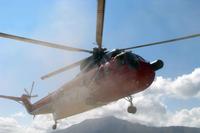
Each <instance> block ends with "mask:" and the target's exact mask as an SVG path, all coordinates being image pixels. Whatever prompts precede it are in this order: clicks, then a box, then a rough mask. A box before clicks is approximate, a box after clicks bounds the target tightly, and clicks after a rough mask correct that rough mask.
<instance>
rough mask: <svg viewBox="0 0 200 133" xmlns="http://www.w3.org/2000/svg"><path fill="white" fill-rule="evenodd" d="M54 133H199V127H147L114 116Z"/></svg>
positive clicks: (85, 122)
mask: <svg viewBox="0 0 200 133" xmlns="http://www.w3.org/2000/svg"><path fill="white" fill-rule="evenodd" d="M54 133H200V129H199V128H190V127H147V126H144V125H141V124H134V123H131V122H128V121H125V120H121V119H117V118H115V117H105V118H99V119H90V120H85V121H83V122H82V123H80V124H77V125H73V126H71V127H69V128H67V129H64V130H59V131H55V132H54Z"/></svg>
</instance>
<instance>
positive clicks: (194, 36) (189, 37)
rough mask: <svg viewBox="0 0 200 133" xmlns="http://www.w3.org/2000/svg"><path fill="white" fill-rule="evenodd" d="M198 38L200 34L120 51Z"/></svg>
mask: <svg viewBox="0 0 200 133" xmlns="http://www.w3.org/2000/svg"><path fill="white" fill-rule="evenodd" d="M196 37H200V34H193V35H189V36H184V37H179V38H175V39H170V40H165V41H160V42H153V43H147V44H143V45H136V46H133V47H129V48H123V49H120V50H129V49H136V48H142V47H148V46H153V45H162V44H166V43H170V42H175V41H181V40H186V39H191V38H196Z"/></svg>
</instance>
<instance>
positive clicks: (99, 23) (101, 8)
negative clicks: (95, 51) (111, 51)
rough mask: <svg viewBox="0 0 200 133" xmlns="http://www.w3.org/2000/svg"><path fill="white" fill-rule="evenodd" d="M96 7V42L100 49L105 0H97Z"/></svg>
mask: <svg viewBox="0 0 200 133" xmlns="http://www.w3.org/2000/svg"><path fill="white" fill-rule="evenodd" d="M97 8H98V9H97V26H96V28H97V31H96V42H97V45H98V47H99V49H101V47H102V38H103V25H104V12H105V0H98V7H97Z"/></svg>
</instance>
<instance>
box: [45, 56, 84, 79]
mask: <svg viewBox="0 0 200 133" xmlns="http://www.w3.org/2000/svg"><path fill="white" fill-rule="evenodd" d="M86 59H87V58H86ZM84 60H85V59H83V60H80V61H78V62H75V63H73V64H71V65H68V66H65V67H62V68H60V69H58V70H56V71H53V72H51V73H48V74H46V75H44V76H42V77H41V79H42V80H44V79H47V78H50V77H52V76H54V75H57V74H59V73H62V72H64V71H67V70H69V69H72V68H74V67H76V66H79V65H80V64H81V63H82V62H83V61H84Z"/></svg>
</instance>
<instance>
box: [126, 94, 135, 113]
mask: <svg viewBox="0 0 200 133" xmlns="http://www.w3.org/2000/svg"><path fill="white" fill-rule="evenodd" d="M125 99H126V100H127V101H128V102H129V103H130V105H129V106H128V108H127V112H128V113H131V114H135V113H136V112H137V108H136V107H135V106H134V105H133V97H132V96H128V97H127V98H125Z"/></svg>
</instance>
